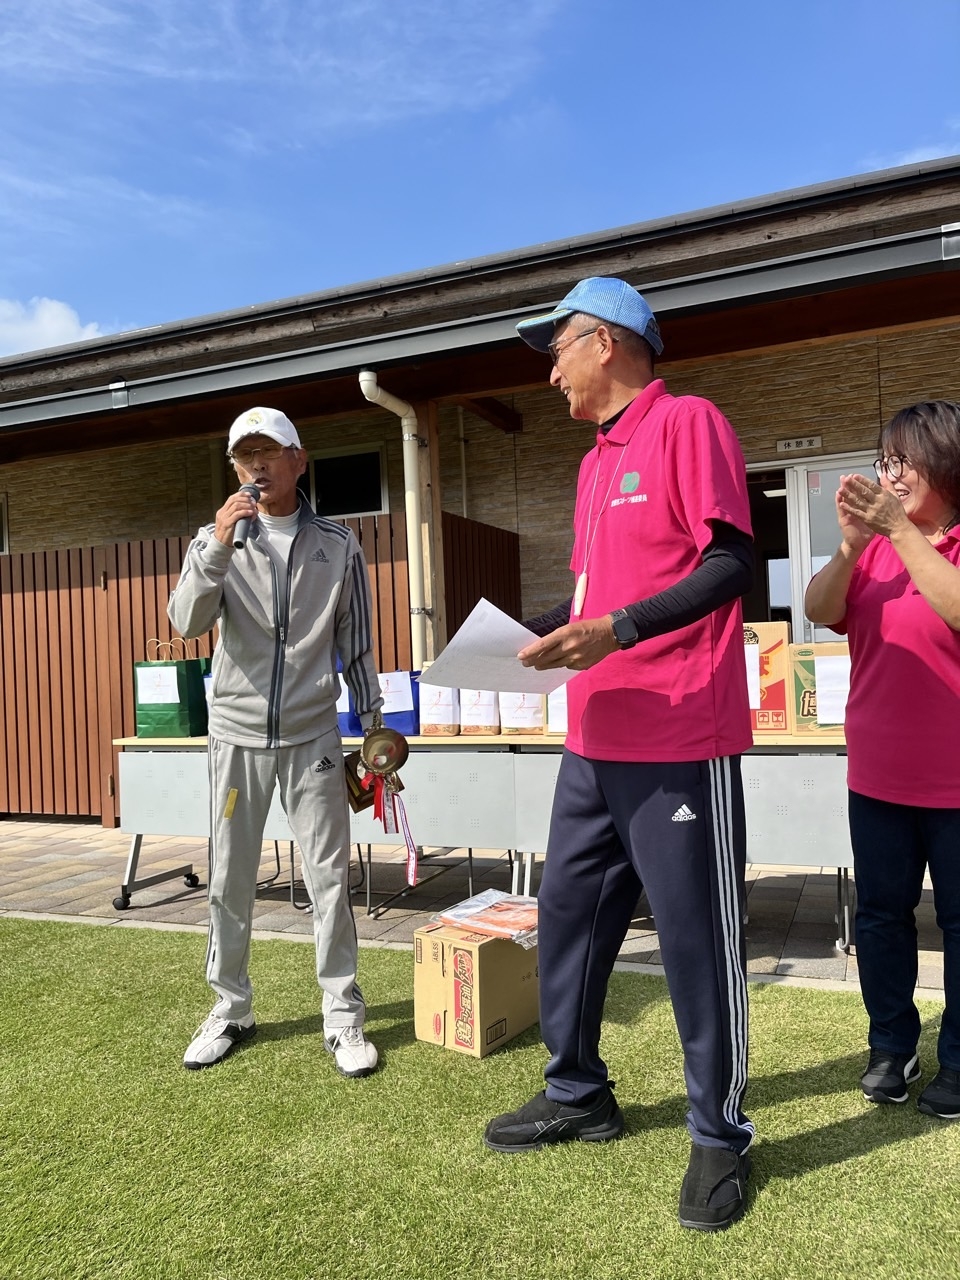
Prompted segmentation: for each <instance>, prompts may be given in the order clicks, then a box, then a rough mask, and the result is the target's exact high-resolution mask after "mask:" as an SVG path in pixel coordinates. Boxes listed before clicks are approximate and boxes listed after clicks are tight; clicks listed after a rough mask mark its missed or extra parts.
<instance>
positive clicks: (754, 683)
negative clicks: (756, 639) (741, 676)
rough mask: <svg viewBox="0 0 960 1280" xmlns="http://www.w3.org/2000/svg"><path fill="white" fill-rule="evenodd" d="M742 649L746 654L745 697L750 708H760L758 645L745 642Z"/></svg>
mask: <svg viewBox="0 0 960 1280" xmlns="http://www.w3.org/2000/svg"><path fill="white" fill-rule="evenodd" d="M743 651H744V653H745V654H746V655H747V697H748V699H749V702H750V710H751V711H758V710H759V709H760V646H759V645H758V644H745V645H744V646H743Z"/></svg>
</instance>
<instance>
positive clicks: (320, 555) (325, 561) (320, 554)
mask: <svg viewBox="0 0 960 1280" xmlns="http://www.w3.org/2000/svg"><path fill="white" fill-rule="evenodd" d="M310 559H311V560H320V561H321V562H322V563H323V564H329V563H330V561H329V560H328V559H327V557H326V556H325V555H324V552H323V547H321V548H320V550H319V551H315V552H314V553H313V555H312V556H311V557H310Z"/></svg>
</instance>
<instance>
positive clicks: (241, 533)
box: [233, 484, 260, 549]
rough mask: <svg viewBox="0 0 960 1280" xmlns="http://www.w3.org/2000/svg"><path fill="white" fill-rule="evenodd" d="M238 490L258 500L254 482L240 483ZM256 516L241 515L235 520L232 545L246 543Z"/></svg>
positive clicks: (237, 545)
mask: <svg viewBox="0 0 960 1280" xmlns="http://www.w3.org/2000/svg"><path fill="white" fill-rule="evenodd" d="M238 492H239V493H245V494H247V495H248V496H249V497H251V498H252V499H253V500H254V502H259V501H260V490H259V489H258V488H257V486H256V485H255V484H242V485H241V486H240V488H239V490H238ZM256 518H257V517H256V516H255V515H254V516H242V517H241V518H240V519H239V520H238V521H237V523H236V525H235V527H234V530H233V545H234V546H235V547H237V548H238V549H239V548H240V547H242V546H244V545H245V544H246V541H247V538H248V537H249V536H250V526H251V525H252V524H253V522H254V520H256Z"/></svg>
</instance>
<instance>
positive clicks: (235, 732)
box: [167, 498, 383, 748]
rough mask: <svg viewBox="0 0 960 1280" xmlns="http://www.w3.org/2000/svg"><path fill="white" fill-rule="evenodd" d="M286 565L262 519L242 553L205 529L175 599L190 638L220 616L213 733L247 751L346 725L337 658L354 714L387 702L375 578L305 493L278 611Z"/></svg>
mask: <svg viewBox="0 0 960 1280" xmlns="http://www.w3.org/2000/svg"><path fill="white" fill-rule="evenodd" d="M279 572H280V569H279V566H278V564H277V561H276V560H275V559H274V557H273V556H272V555H271V554H270V551H269V550H268V549H267V547H266V546H264V545H263V540H262V539H261V537H260V532H259V526H258V525H257V524H256V523H255V524H254V525H253V528H252V529H251V531H250V536H249V537H248V538H247V542H246V545H245V546H244V547H241V548H239V549H237V550H235V549H234V548H233V547H232V546H229V547H228V546H224V544H223V543H222V542H219V541H218V540H217V538H216V537H215V536H214V526H213V525H212V524H209V525H206V526H204V528H202V529H201V530H200V532H199V533H198V534H197V536H196V538H194V540H193V541H192V542H191V543H190V546H189V547H188V548H187V554H186V558H185V560H184V562H183V569H182V571H181V574H180V581H179V582H178V583H177V585H176V587H175V588H174V590H173V593H172V594H171V596H170V602H169V604H168V605H167V614H168V616H169V618H170V621H171V622H172V623H173V625H174V626H175V627H176V629H177V631H179V632H180V634H181V635H182V636H186V637H188V638H190V637H193V636H201V635H203V633H204V632H205V631H209V630H210V628H211V627H213V626H214V624H215V623H219V624H220V638H219V640H218V641H217V647H216V649H215V650H214V654H213V666H212V675H213V690H212V698H211V704H210V734H211V736H212V737H214V738H219V739H220V740H221V741H222V742H230V743H233V744H234V745H235V746H239V747H258V748H267V747H285V746H295V745H296V744H298V743H301V742H309V741H310V740H311V739H313V738H319V737H321V736H322V735H323V734H324V733H327V732H328V731H330V730H331V729H335V728H336V725H337V709H336V704H337V699H338V697H339V696H340V680H339V678H338V675H337V655H338V654H339V656H340V661H341V663H342V665H343V675H344V677H345V678H346V681H347V685H348V686H349V688H350V691H351V693H352V694H353V698H354V702H355V703H356V707H357V712H358V714H359V715H360V717H361V719H362V720H363V722H364V726H365V727H366V725H367V724H368V723H369V721H370V719H371V717H372V714H373V712H374V711H376V710H377V709H378V708H379V707H380V706H382V704H383V698H382V696H381V693H380V682H379V680H378V678H377V669H376V666H375V665H374V661H373V653H372V629H371V603H370V585H369V581H368V579H367V568H366V563H365V561H364V558H363V552H362V551H361V550H360V545H359V543H358V542H357V540H356V538H355V537H354V536H353V534H352V533H351V532H350V530H349V529H346V528H344V527H343V526H342V525H339V524H335V523H334V522H333V521H332V520H324V519H323V518H322V517H320V516H318V515H316V513H315V512H314V511H313V508H312V507H311V506H310V505H309V504H308V503H307V502H306V501H304V500H303V499H302V498H301V501H300V511H299V522H298V525H297V531H296V533H295V534H294V538H293V543H292V545H291V547H290V558H289V561H288V564H287V581H286V587H287V590H286V601H285V604H284V606H283V609H282V610H281V606H280V601H281V599H282V594H281V593H280V592H279V591H278V582H277V574H278V573H279Z"/></svg>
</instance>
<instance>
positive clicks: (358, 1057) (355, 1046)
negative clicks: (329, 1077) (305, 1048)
mask: <svg viewBox="0 0 960 1280" xmlns="http://www.w3.org/2000/svg"><path fill="white" fill-rule="evenodd" d="M323 1042H324V1044H325V1045H326V1046H327V1052H328V1053H332V1054H333V1059H334V1061H335V1062H336V1064H337V1070H338V1071H339V1072H340V1074H341V1075H342V1076H349V1077H350V1078H351V1079H356V1078H357V1077H359V1076H368V1075H370V1074H371V1073H372V1072H374V1071H376V1069H377V1061H378V1055H377V1050H376V1046H375V1045H372V1044H371V1043H370V1041H369V1040H368V1039H367V1038H366V1037H365V1036H364V1034H363V1027H334V1028H333V1029H332V1030H330V1031H325V1032H324V1036H323Z"/></svg>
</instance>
